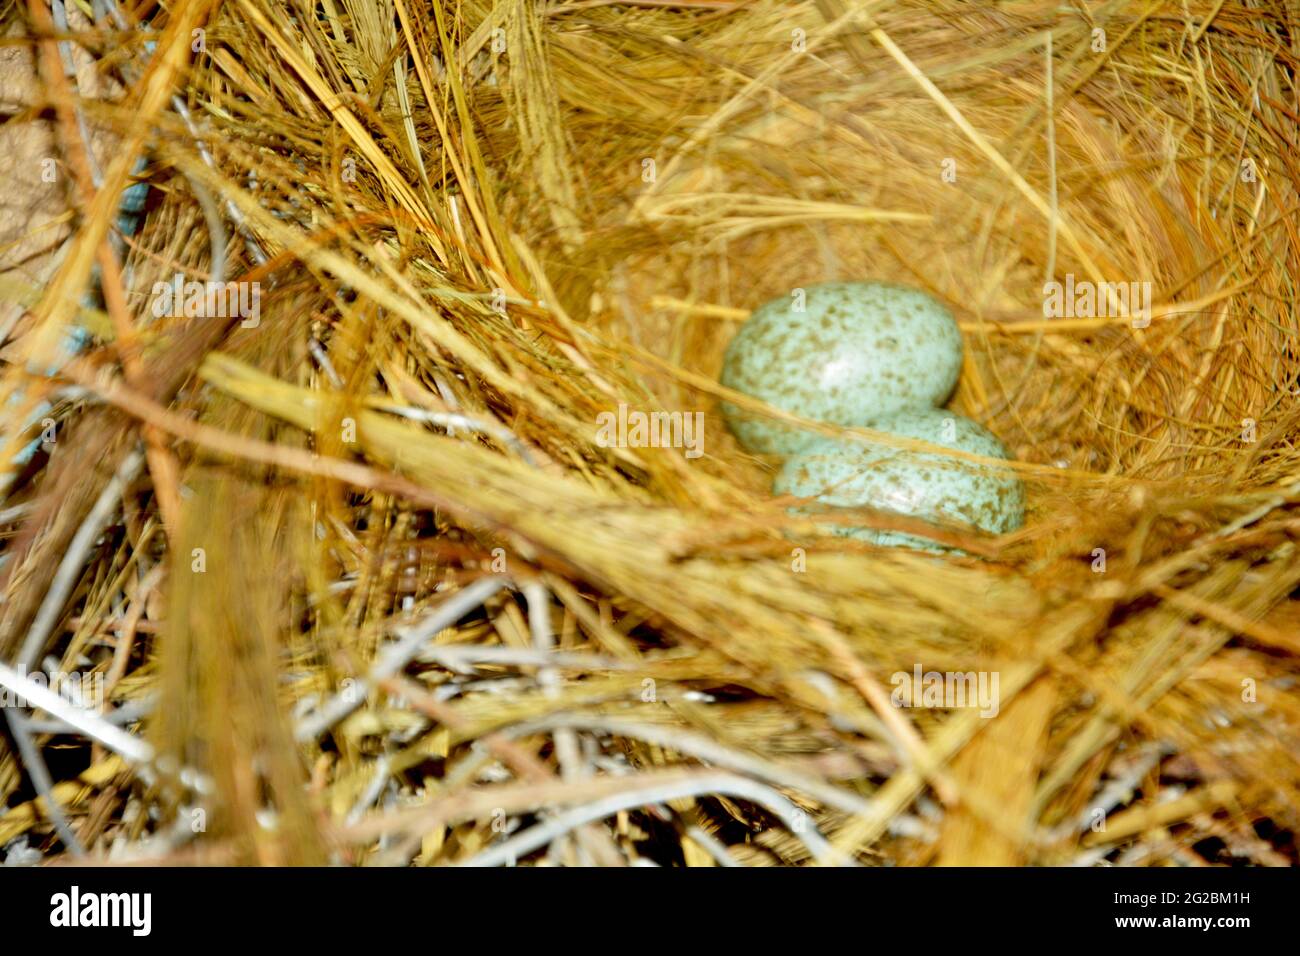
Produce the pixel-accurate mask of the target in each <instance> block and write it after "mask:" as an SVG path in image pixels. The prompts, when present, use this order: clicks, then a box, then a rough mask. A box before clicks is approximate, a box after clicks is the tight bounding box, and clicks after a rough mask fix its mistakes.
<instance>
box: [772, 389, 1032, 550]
mask: <svg viewBox="0 0 1300 956" xmlns="http://www.w3.org/2000/svg"><path fill="white" fill-rule="evenodd" d="M867 427H869V428H871V429H873V430H875V431H882V432H889V433H891V434H894V435H898V436H900V437H904V438H916V439H920V440H922V441H927V442H930V443H931V444H934V445H939V446H941V447H944V448H953V449H956V450H958V451H965V452H970V453H971V454H974V455H982V456H984V457H987V458H1003V459H1010V457H1011V456H1010V454H1009V453H1008V452H1007V450H1006V448H1005V447H1004V446H1003V444H1002V443H1001V442H1000V441H998V439H997V438H996V437H994V435H993V434H992V433H991V432H990V431H988V429H986V428H984V427H983V426H981V425H978V424H976V423H975V422H973V421H971V420H970V419H968V418H963V417H962V416H960V415H957V414H955V413H954V412H949V411H945V410H944V409H941V408H940V409H935V408H922V409H908V410H905V411H902V412H897V413H895V414H893V415H888V416H884V417H881V418H877V419H876V420H874V421H873V422H871V423H870V425H868V426H867ZM772 490H773V491H774V492H775V493H776V494H779V495H795V496H797V497H800V498H808V497H813V496H815V497H816V500H817V501H818V502H820V503H821V504H824V505H831V506H835V507H855V508H860V507H868V508H878V509H880V510H883V511H892V512H894V513H896V514H902V515H908V516H910V517H915V518H922V519H927V520H935V519H947V520H952V521H958V522H962V523H964V524H969V525H974V526H975V527H977V528H982V529H983V530H985V531H989V532H993V533H996V534H1001V533H1004V532H1007V531H1013V530H1015V529H1016V528H1018V527H1020V526H1021V525H1022V524H1023V523H1024V519H1025V489H1024V485H1023V484H1022V483H1021V481H1020V479H1019V478H1018V477H1017V476H1016V475H1015V473H1014V472H1012V471H1011V470H1009V469H1005V468H999V467H997V466H996V465H984V464H980V463H978V462H972V461H965V460H962V459H959V458H952V457H949V456H945V455H942V454H940V453H937V452H922V451H910V450H907V449H902V448H891V447H889V446H887V445H885V444H882V443H880V442H867V443H864V442H858V441H853V440H841V439H835V438H824V439H821V440H819V441H817V442H815V443H813V444H812V445H810V446H808V447H807V448H805V449H804V450H803V451H802V452H801V453H799V454H798V455H795V456H793V457H791V458H788V459H787V460H786V462H785V466H784V467H783V468H782V469H781V472H780V474H778V475H777V477H776V481H775V483H774V484H773V488H772ZM836 533H838V534H843V535H848V536H850V537H854V538H859V539H861V540H864V541H869V542H871V543H872V544H878V545H881V546H886V547H905V548H918V549H923V550H928V551H936V550H943V549H942V547H941V546H940V545H938V544H937V543H936V542H934V541H930V540H927V539H925V538H920V537H918V536H916V535H910V534H904V533H902V532H898V531H876V530H873V529H870V528H854V527H849V526H840V527H839V528H837V529H836Z"/></svg>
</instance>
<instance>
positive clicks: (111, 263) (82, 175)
mask: <svg viewBox="0 0 1300 956" xmlns="http://www.w3.org/2000/svg"><path fill="white" fill-rule="evenodd" d="M55 10H56V13H59V14H60V19H61V20H64V22H63V23H62V24H61V25H62V26H63V27H65V28H66V20H65V19H64V18H63V17H62V9H61V5H60V6H58V7H56V8H55ZM66 44H67V41H63V43H62V44H60V45H61V46H65V47H66ZM45 51H46V53H47V54H48V53H49V51H50V48H49V47H48V46H47V47H45ZM67 80H68V78H67V77H65V76H64V75H63V74H62V73H61V72H58V71H55V70H53V69H51V70H50V76H49V77H48V82H49V84H50V86H52V87H53V93H54V95H55V101H56V103H57V104H59V105H60V115H61V117H62V114H63V113H64V112H70V113H71V114H72V116H73V117H75V122H74V121H72V120H71V119H65V121H64V122H62V123H61V124H60V126H61V128H62V131H63V135H62V139H63V141H64V143H63V145H64V150H65V151H66V153H67V158H68V165H69V167H70V168H71V169H72V177H73V181H74V182H75V183H76V187H77V194H78V197H79V199H80V204H81V207H82V210H83V211H84V210H88V209H89V208H90V207H91V205H92V204H93V203H94V200H95V193H96V192H97V191H98V189H99V187H100V184H101V182H102V177H101V176H100V175H99V173H98V170H97V168H95V162H94V156H93V154H92V153H91V151H90V147H89V145H88V144H87V142H86V141H85V140H84V139H83V136H82V133H83V132H84V130H85V128H86V125H85V121H84V118H83V117H82V115H81V110H80V108H78V107H76V106H75V105H74V106H73V107H71V110H69V108H68V107H67V105H66V104H67V102H68V101H70V100H71V97H72V92H71V89H70V88H69V85H68V81H67ZM95 258H96V261H97V262H98V263H99V272H100V290H101V291H102V293H103V296H104V305H105V306H106V307H107V309H108V313H109V316H110V317H111V318H112V320H113V329H114V332H115V333H116V335H117V351H118V356H119V358H120V359H121V361H122V369H123V371H124V372H125V373H126V379H127V381H128V382H130V383H131V387H132V388H143V387H144V385H145V371H144V366H143V364H142V362H141V360H140V352H139V344H138V342H137V341H136V335H135V326H134V325H133V323H132V322H131V312H130V309H129V308H128V307H127V304H126V295H125V293H124V292H123V286H122V271H121V269H120V268H119V265H118V261H117V253H116V251H115V250H114V248H113V242H112V238H111V236H110V235H109V234H105V236H104V237H103V239H102V240H101V241H100V243H99V248H98V249H97V250H96V252H95ZM144 437H145V442H146V444H147V446H148V452H147V458H148V462H149V471H150V473H151V474H152V475H153V478H154V487H155V489H156V491H157V494H158V504H159V506H160V508H161V510H162V513H163V520H164V522H165V524H166V526H167V527H168V528H175V527H176V520H177V519H178V518H179V516H180V502H181V498H180V491H179V488H180V476H179V469H178V467H177V464H176V458H175V456H174V455H172V454H171V452H170V451H169V450H168V449H167V447H166V446H165V445H164V444H163V442H162V435H161V433H160V432H159V431H158V430H157V429H155V428H145V429H144Z"/></svg>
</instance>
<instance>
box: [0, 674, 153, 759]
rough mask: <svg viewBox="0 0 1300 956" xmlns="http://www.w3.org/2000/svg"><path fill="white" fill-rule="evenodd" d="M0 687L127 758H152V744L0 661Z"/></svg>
mask: <svg viewBox="0 0 1300 956" xmlns="http://www.w3.org/2000/svg"><path fill="white" fill-rule="evenodd" d="M0 686H4V687H5V688H7V689H8V690H9V691H10V692H11V693H13V694H15V695H17V696H19V697H21V698H23V699H24V700H25V701H26V702H27V703H28V704H29V705H30V706H31V707H33V708H35V709H38V710H43V711H45V712H46V713H48V714H50V715H51V716H53V717H54V718H56V719H58V720H60V721H62V722H63V723H65V724H67V725H68V726H70V727H75V728H76V729H77V730H78V731H80V732H81V733H82V734H85V735H86V736H87V737H89V738H90V739H91V740H94V741H96V742H97V743H100V744H103V745H104V746H105V747H107V748H108V749H109V750H112V751H113V752H115V753H118V754H121V755H122V756H123V757H125V758H126V759H127V760H130V761H132V762H134V763H140V764H146V763H149V761H151V760H152V759H153V756H154V751H153V747H151V746H149V744H148V743H146V742H145V741H143V740H140V739H139V738H138V737H134V736H132V735H131V734H128V733H127V732H126V731H125V730H123V729H122V728H120V727H118V726H117V725H116V724H113V723H111V722H110V721H108V720H106V719H105V718H104V717H103V716H102V715H100V714H98V713H96V712H95V711H93V710H91V709H90V708H88V707H82V706H80V705H78V704H74V703H73V702H72V701H70V700H66V699H64V698H63V697H60V696H59V695H58V694H56V693H55V692H54V691H52V690H50V689H49V688H48V687H46V686H45V685H44V684H38V683H37V682H36V681H34V680H32V679H31V678H30V677H27V676H26V675H24V674H22V673H20V672H19V671H16V670H14V669H13V668H12V667H9V666H7V665H5V664H0Z"/></svg>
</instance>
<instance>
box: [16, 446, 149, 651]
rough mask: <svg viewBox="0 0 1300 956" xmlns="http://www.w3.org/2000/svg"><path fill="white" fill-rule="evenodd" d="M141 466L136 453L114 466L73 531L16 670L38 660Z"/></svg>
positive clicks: (37, 613) (138, 454) (141, 456)
mask: <svg viewBox="0 0 1300 956" xmlns="http://www.w3.org/2000/svg"><path fill="white" fill-rule="evenodd" d="M143 463H144V455H142V454H141V453H140V451H139V450H138V449H137V450H133V451H132V452H131V453H130V454H128V455H127V456H126V460H125V461H123V462H122V464H121V465H120V466H118V469H117V473H116V474H114V475H113V477H112V479H111V480H110V481H109V483H108V484H107V485H105V486H104V490H103V491H101V492H100V493H99V498H97V499H96V500H95V504H94V506H93V507H92V508H91V509H90V514H88V515H86V520H85V521H83V522H82V523H81V527H80V528H78V529H77V533H76V534H75V535H74V536H73V538H72V541H71V542H70V543H69V544H68V550H67V552H66V553H65V554H64V556H63V560H62V561H61V562H59V568H58V570H57V571H56V572H55V575H54V580H53V581H52V582H51V583H50V589H49V590H48V591H47V592H45V600H44V601H42V602H41V607H40V610H39V611H37V612H36V618H35V619H34V620H33V621H32V626H31V628H30V629H29V630H28V631H27V638H26V640H24V641H23V645H22V648H21V650H19V652H18V657H17V664H18V666H19V667H20V668H23V669H24V670H27V669H30V668H31V666H32V664H33V663H34V662H35V661H36V660H37V658H39V657H40V654H41V650H42V649H43V648H44V647H45V642H46V640H47V639H48V638H49V636H50V632H51V631H52V630H54V625H55V624H56V623H57V622H58V619H59V615H60V614H61V613H62V612H63V605H64V603H65V602H66V601H67V600H68V595H70V594H71V593H72V589H73V587H74V586H76V583H77V579H78V578H80V577H81V570H82V568H83V567H84V566H85V561H86V555H87V554H88V553H89V552H90V549H91V547H92V546H93V545H94V543H95V539H96V538H98V537H99V534H100V532H101V531H103V529H104V525H106V524H107V523H108V519H109V518H110V517H111V516H112V514H113V511H114V509H116V508H117V504H118V501H119V499H121V497H122V495H123V494H124V493H125V492H126V488H127V486H128V485H129V484H130V483H131V482H132V481H134V480H135V477H136V475H138V474H139V473H140V467H141V465H142V464H143Z"/></svg>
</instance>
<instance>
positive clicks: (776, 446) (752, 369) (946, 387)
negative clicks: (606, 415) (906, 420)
mask: <svg viewBox="0 0 1300 956" xmlns="http://www.w3.org/2000/svg"><path fill="white" fill-rule="evenodd" d="M961 355H962V340H961V331H960V330H959V329H958V328H957V323H956V322H955V321H954V320H953V317H952V313H951V312H949V311H948V309H947V308H945V307H944V305H943V304H942V303H941V302H939V301H938V300H936V299H935V298H933V297H932V296H930V295H927V294H926V293H924V292H922V291H920V290H919V289H911V288H908V287H907V286H901V285H891V284H888V283H884V282H823V283H820V284H817V285H810V286H808V287H806V288H804V289H796V290H794V292H793V294H791V295H788V296H782V297H780V298H777V299H773V300H771V301H770V302H767V303H764V304H763V305H761V306H759V307H758V308H757V309H755V310H754V313H753V314H752V315H751V316H750V317H749V319H748V320H747V321H746V322H745V324H744V325H742V326H741V327H740V331H738V332H737V333H736V336H735V338H733V339H732V340H731V344H730V345H729V346H728V347H727V354H726V358H725V359H724V360H723V366H722V379H721V381H722V384H723V385H725V386H727V387H728V388H732V389H735V390H736V391H738V392H744V393H745V394H746V395H751V396H753V397H754V398H757V399H761V400H762V401H764V402H767V403H768V404H769V405H773V406H775V407H776V408H780V409H782V410H784V411H788V412H793V413H794V414H796V415H799V416H801V417H803V418H809V419H812V420H814V421H820V422H827V423H829V424H833V425H851V426H858V425H866V424H867V423H868V422H869V421H871V420H872V419H874V418H879V417H880V416H882V415H886V414H889V413H890V412H894V411H897V410H899V409H904V408H915V407H925V406H933V405H940V404H942V403H943V402H944V400H945V399H946V398H947V397H948V395H949V393H950V392H951V391H952V388H953V385H954V384H956V382H957V375H958V373H959V372H960V371H961ZM722 412H723V414H724V415H725V416H726V418H727V423H728V425H729V426H730V427H731V430H732V431H733V432H734V433H735V435H736V437H737V438H738V439H740V443H741V444H742V445H744V446H745V447H746V448H748V449H749V450H750V451H756V452H770V453H776V454H784V455H788V454H793V453H795V452H797V451H799V450H800V449H801V448H804V447H806V446H807V445H809V444H811V443H812V442H815V441H817V440H818V439H819V438H821V437H822V436H820V435H818V434H817V433H816V432H810V431H807V430H803V429H798V428H795V427H793V426H789V425H786V424H784V423H782V422H778V421H776V420H774V419H771V418H763V417H760V416H758V415H755V414H753V413H750V412H747V411H744V410H742V409H740V408H738V407H736V406H734V405H732V404H730V403H726V402H724V403H723V405H722Z"/></svg>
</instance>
